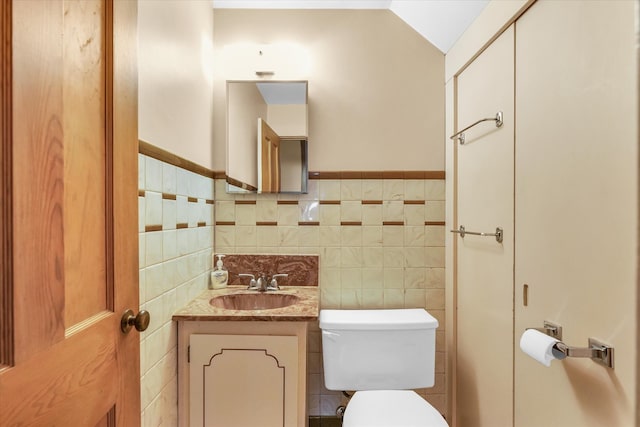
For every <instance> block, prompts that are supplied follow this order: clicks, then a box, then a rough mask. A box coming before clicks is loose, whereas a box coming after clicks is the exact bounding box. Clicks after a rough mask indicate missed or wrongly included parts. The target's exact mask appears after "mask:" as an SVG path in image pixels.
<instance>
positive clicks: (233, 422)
mask: <svg viewBox="0 0 640 427" xmlns="http://www.w3.org/2000/svg"><path fill="white" fill-rule="evenodd" d="M306 348H307V322H269V321H179V322H178V349H179V355H178V390H179V393H178V408H179V414H178V416H179V425H180V426H182V427H186V426H206V427H229V426H233V427H256V426H264V427H280V426H282V427H302V426H305V425H306V419H307V414H306V405H305V391H306Z"/></svg>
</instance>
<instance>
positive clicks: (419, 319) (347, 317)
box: [320, 308, 438, 331]
mask: <svg viewBox="0 0 640 427" xmlns="http://www.w3.org/2000/svg"><path fill="white" fill-rule="evenodd" d="M437 327H438V320H437V319H436V318H434V317H433V316H432V315H430V314H429V313H428V312H427V311H426V310H424V309H421V308H407V309H390V310H320V329H326V330H378V331H379V330H396V329H397V330H400V329H436V328H437Z"/></svg>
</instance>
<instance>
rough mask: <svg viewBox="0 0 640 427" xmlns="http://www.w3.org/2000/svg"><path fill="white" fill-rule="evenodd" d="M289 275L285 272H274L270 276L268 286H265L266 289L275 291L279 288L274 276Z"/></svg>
mask: <svg viewBox="0 0 640 427" xmlns="http://www.w3.org/2000/svg"><path fill="white" fill-rule="evenodd" d="M288 276H289V275H288V274H286V273H278V274H274V275H273V276H271V282H270V283H269V287H268V288H267V290H269V291H276V290H278V289H280V287H279V286H278V281H277V280H276V278H278V277H288Z"/></svg>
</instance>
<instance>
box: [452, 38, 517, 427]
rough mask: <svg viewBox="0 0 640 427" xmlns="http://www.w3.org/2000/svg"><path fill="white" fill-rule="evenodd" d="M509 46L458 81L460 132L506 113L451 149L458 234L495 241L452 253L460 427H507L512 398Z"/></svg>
mask: <svg viewBox="0 0 640 427" xmlns="http://www.w3.org/2000/svg"><path fill="white" fill-rule="evenodd" d="M513 46H514V30H513V28H509V29H507V30H506V31H505V32H504V33H503V34H502V35H501V36H500V37H499V38H498V39H497V40H496V41H495V42H494V43H492V44H491V46H489V48H487V49H486V50H485V51H484V52H482V54H481V55H480V56H478V58H476V59H475V60H474V61H473V62H472V63H471V64H470V65H469V66H468V67H467V68H466V69H465V70H464V71H463V72H462V73H461V74H460V75H459V76H458V77H457V99H456V102H457V110H456V121H457V129H463V128H464V127H466V126H468V125H470V124H472V123H474V122H476V121H478V120H480V119H484V118H493V117H495V116H496V113H497V112H498V111H501V112H502V113H503V117H504V124H503V125H502V126H501V127H496V122H495V121H493V120H489V121H486V122H482V123H479V124H478V125H477V126H474V127H473V128H471V129H469V130H468V131H466V132H465V143H464V145H460V144H459V143H458V140H454V141H452V142H451V143H453V144H456V147H457V148H456V152H457V160H456V189H457V197H456V206H455V211H456V213H455V218H456V224H454V226H455V228H458V227H460V226H464V227H465V229H466V231H472V232H483V233H495V232H496V228H497V227H500V228H501V229H502V230H503V236H504V238H503V240H502V242H498V241H497V240H496V238H495V237H491V236H476V235H469V234H467V235H465V236H464V237H462V236H461V235H458V236H457V237H456V238H454V245H455V251H456V275H457V280H456V295H455V296H454V298H456V299H457V301H456V302H457V312H456V316H457V317H456V319H457V339H456V343H457V360H456V366H457V371H456V374H455V383H454V387H455V388H454V394H455V396H456V397H455V404H454V405H455V406H454V410H455V413H456V417H457V425H458V426H460V427H470V426H487V427H489V426H491V427H495V426H509V425H512V421H513V411H512V396H513V238H514V234H513V173H514V172H513V149H514V148H513V146H514V142H513V133H514V107H513V104H514V102H513V99H514V94H513V87H514V77H513V63H514V57H513Z"/></svg>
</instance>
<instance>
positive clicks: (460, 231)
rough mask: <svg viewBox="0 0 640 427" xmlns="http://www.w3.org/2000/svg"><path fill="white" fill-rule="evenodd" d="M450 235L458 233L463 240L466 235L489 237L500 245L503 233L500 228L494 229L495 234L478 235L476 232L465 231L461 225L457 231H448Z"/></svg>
mask: <svg viewBox="0 0 640 427" xmlns="http://www.w3.org/2000/svg"><path fill="white" fill-rule="evenodd" d="M450 231H451V232H452V233H458V234H460V237H462V238H464V236H465V235H467V234H471V235H473V236H483V237H485V236H489V237H495V238H496V242H498V243H502V238H503V235H504V232H503V230H502V228H500V227H496V232H495V233H479V232H477V231H467V230H466V229H465V228H464V225H461V226H460V227H459V228H458V229H457V230H450Z"/></svg>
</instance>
